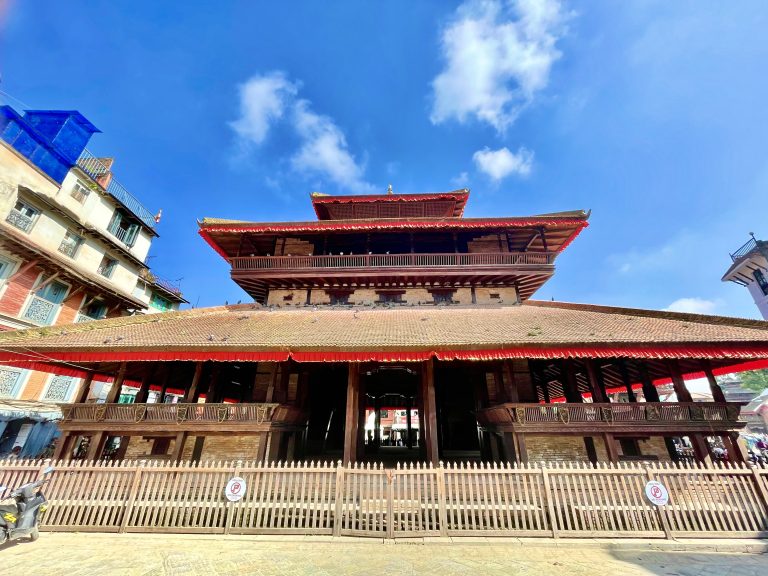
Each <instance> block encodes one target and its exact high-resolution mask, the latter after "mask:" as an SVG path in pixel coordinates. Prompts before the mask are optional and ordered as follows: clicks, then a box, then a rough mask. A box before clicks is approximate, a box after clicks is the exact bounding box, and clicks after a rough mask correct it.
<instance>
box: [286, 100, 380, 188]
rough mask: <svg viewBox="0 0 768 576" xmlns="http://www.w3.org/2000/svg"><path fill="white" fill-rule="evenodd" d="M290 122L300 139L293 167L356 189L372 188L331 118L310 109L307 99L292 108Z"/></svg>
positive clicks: (292, 160) (293, 159)
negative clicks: (299, 147)
mask: <svg viewBox="0 0 768 576" xmlns="http://www.w3.org/2000/svg"><path fill="white" fill-rule="evenodd" d="M293 124H294V128H295V129H296V132H297V133H298V134H299V136H300V137H301V139H302V145H301V149H300V150H299V151H298V152H297V153H296V154H295V155H294V156H293V158H292V159H291V162H292V164H293V167H294V168H296V169H297V170H300V171H302V172H314V173H316V174H319V175H321V176H327V177H328V178H330V179H331V180H333V181H334V182H335V183H337V184H340V185H342V186H345V187H347V188H349V189H351V190H353V191H356V192H369V191H371V190H372V189H373V187H372V186H371V185H370V184H368V183H367V182H365V181H364V180H363V172H364V168H363V167H362V166H361V165H360V164H358V163H357V162H356V160H355V157H354V156H353V155H352V154H351V152H350V151H349V148H348V146H347V139H346V138H345V137H344V133H343V132H342V131H341V130H340V129H339V127H338V126H336V124H335V123H334V121H333V120H332V119H331V118H329V117H328V116H321V115H319V114H316V113H315V112H313V111H312V110H311V109H310V103H309V102H308V101H307V100H299V101H298V102H296V105H295V107H294V110H293Z"/></svg>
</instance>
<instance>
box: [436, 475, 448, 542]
mask: <svg viewBox="0 0 768 576" xmlns="http://www.w3.org/2000/svg"><path fill="white" fill-rule="evenodd" d="M437 510H438V518H439V519H440V536H448V512H447V510H446V502H445V468H444V467H443V463H442V462H440V464H439V465H438V467H437Z"/></svg>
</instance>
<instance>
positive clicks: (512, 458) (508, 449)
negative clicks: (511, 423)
mask: <svg viewBox="0 0 768 576" xmlns="http://www.w3.org/2000/svg"><path fill="white" fill-rule="evenodd" d="M501 445H502V447H503V448H504V459H505V460H506V461H507V462H518V461H519V460H518V459H517V451H516V450H515V437H514V435H513V432H502V433H501Z"/></svg>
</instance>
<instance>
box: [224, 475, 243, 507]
mask: <svg viewBox="0 0 768 576" xmlns="http://www.w3.org/2000/svg"><path fill="white" fill-rule="evenodd" d="M224 496H226V497H227V500H229V501H230V502H237V501H238V500H240V499H241V498H242V497H243V496H245V480H243V479H242V478H240V477H239V476H235V477H234V478H230V480H229V482H227V487H226V488H224Z"/></svg>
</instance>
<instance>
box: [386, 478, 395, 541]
mask: <svg viewBox="0 0 768 576" xmlns="http://www.w3.org/2000/svg"><path fill="white" fill-rule="evenodd" d="M384 472H385V473H386V475H387V538H389V539H392V538H394V537H395V476H394V470H385V471H384Z"/></svg>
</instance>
